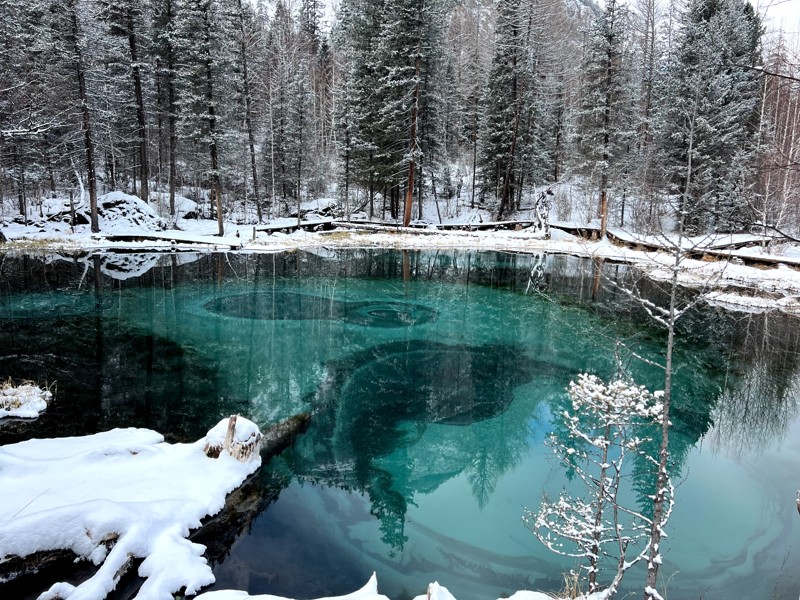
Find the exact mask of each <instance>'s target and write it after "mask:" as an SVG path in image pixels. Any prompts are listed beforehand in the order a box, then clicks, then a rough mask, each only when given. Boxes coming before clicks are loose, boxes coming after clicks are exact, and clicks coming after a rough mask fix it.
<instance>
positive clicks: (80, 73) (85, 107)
mask: <svg viewBox="0 0 800 600" xmlns="http://www.w3.org/2000/svg"><path fill="white" fill-rule="evenodd" d="M67 10H68V11H69V16H70V27H71V29H72V39H73V48H72V50H73V52H74V53H75V75H76V76H77V78H78V95H79V98H80V101H81V118H82V124H83V143H84V150H85V158H86V183H87V185H88V186H89V216H90V221H91V229H92V233H98V232H99V231H100V225H99V224H98V219H97V175H96V174H95V170H94V140H93V138H92V127H91V124H92V121H91V116H90V115H89V100H88V97H87V94H86V71H85V65H84V63H83V53H82V51H81V47H80V43H79V39H78V36H79V34H80V30H79V29H78V15H77V13H76V8H75V0H69V4H68V5H67Z"/></svg>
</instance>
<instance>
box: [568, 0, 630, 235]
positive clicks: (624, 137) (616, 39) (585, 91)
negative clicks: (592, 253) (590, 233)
mask: <svg viewBox="0 0 800 600" xmlns="http://www.w3.org/2000/svg"><path fill="white" fill-rule="evenodd" d="M629 37H630V28H629V22H628V14H627V11H626V10H625V8H624V7H622V6H619V5H618V4H617V2H616V0H608V1H607V2H606V5H605V9H604V11H603V13H602V15H601V16H600V17H598V18H597V19H596V20H595V22H594V24H593V26H592V29H591V32H590V34H589V43H588V48H587V52H586V58H585V61H584V66H583V85H582V87H581V90H582V91H581V98H582V102H581V107H580V112H579V116H578V138H579V141H578V147H579V150H580V152H581V155H582V157H583V159H584V161H585V162H584V169H585V171H586V172H587V174H589V175H591V176H592V178H593V179H594V180H595V181H596V182H597V189H598V196H599V198H598V200H599V202H598V204H599V210H598V213H599V216H600V237H601V238H603V237H605V233H606V228H607V226H608V212H609V210H608V206H609V197H608V196H609V187H610V185H611V184H612V182H613V181H614V180H615V179H617V178H618V175H619V171H620V167H621V166H622V165H623V164H625V159H626V158H627V155H628V153H629V152H630V151H631V148H632V144H633V142H634V135H635V130H634V129H633V127H634V120H633V106H634V98H633V97H632V95H631V91H632V90H631V87H630V85H629V81H630V67H631V65H630V63H629V60H628V59H629V56H628V55H627V51H626V48H625V42H626V40H628V39H629Z"/></svg>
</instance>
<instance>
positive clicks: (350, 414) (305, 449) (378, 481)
mask: <svg viewBox="0 0 800 600" xmlns="http://www.w3.org/2000/svg"><path fill="white" fill-rule="evenodd" d="M566 378H567V374H566V372H565V371H564V370H563V369H560V368H559V367H556V366H553V365H549V364H546V363H540V362H537V361H534V360H532V359H530V358H528V357H526V356H525V354H524V352H522V349H519V348H512V347H508V346H501V345H486V346H475V347H472V346H461V345H452V346H451V345H447V344H440V343H436V342H428V341H423V340H410V341H409V342H397V343H388V344H382V345H379V346H376V347H373V348H370V349H367V350H365V351H362V352H356V353H354V354H352V355H351V356H349V357H347V358H346V359H343V360H341V361H337V362H335V363H333V364H331V365H330V367H329V376H328V378H327V380H326V382H325V383H324V384H323V385H322V386H321V387H320V390H319V392H318V394H317V397H316V398H315V399H314V401H313V404H314V405H315V406H316V409H315V414H314V417H313V419H312V426H311V429H310V430H309V433H308V434H307V435H306V436H305V437H304V438H303V439H302V440H300V441H299V442H298V446H297V448H296V449H295V452H294V468H295V471H296V472H297V473H298V475H299V476H300V477H301V478H304V479H307V480H311V481H314V482H323V483H325V484H327V485H335V486H337V487H342V488H345V489H355V490H359V491H361V492H363V493H365V494H366V495H367V496H368V497H369V500H370V503H371V512H372V514H373V515H375V516H376V517H377V518H378V519H379V520H380V529H381V533H382V539H383V541H384V542H385V543H387V544H389V545H390V546H392V547H393V548H396V549H400V548H402V547H403V544H404V543H405V541H406V536H405V519H406V512H407V510H408V506H409V504H411V503H413V499H414V496H415V495H416V494H420V493H429V492H432V491H433V490H435V489H437V488H438V487H439V486H440V485H442V484H443V483H444V482H446V481H447V480H449V479H451V478H453V477H456V476H458V475H460V474H462V473H463V474H466V476H467V479H468V481H469V483H470V485H471V487H472V490H473V493H474V495H475V497H476V500H477V502H478V504H479V505H481V506H483V505H485V503H486V502H487V501H488V498H489V496H490V495H491V493H492V491H493V490H494V487H495V486H496V484H497V481H498V479H499V477H500V476H501V475H502V474H503V473H505V472H507V471H508V470H509V469H511V468H512V467H513V466H514V465H515V464H516V463H517V462H518V461H519V459H520V458H521V457H522V456H523V455H524V453H525V452H526V451H527V449H528V443H529V437H530V430H529V425H528V423H529V419H530V412H531V409H532V407H531V405H530V402H528V403H525V402H522V403H517V404H515V403H512V400H513V399H514V392H515V389H517V388H518V387H519V386H521V385H524V384H529V383H530V382H531V381H541V380H545V381H548V382H550V385H551V386H555V389H557V390H560V389H561V387H562V386H563V385H564V384H565V382H566ZM553 381H557V383H555V384H554V383H553ZM551 389H552V388H551ZM534 396H535V394H534ZM546 399H547V398H546V397H545V396H540V397H539V398H537V399H536V400H532V401H533V402H538V401H540V400H546ZM519 404H521V405H519ZM517 413H520V414H517ZM522 413H525V414H522Z"/></svg>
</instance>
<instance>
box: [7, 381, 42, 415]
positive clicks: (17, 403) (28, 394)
mask: <svg viewBox="0 0 800 600" xmlns="http://www.w3.org/2000/svg"><path fill="white" fill-rule="evenodd" d="M52 397H53V394H51V393H50V392H49V391H48V390H43V389H42V388H40V387H39V386H37V385H34V384H32V383H23V384H21V385H13V384H12V383H10V382H8V383H5V384H3V385H2V386H0V419H4V418H6V417H16V418H18V419H35V418H36V417H38V416H39V415H40V414H42V413H43V412H44V410H45V409H46V408H47V403H48V402H50V400H51V399H52Z"/></svg>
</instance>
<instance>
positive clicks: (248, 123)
mask: <svg viewBox="0 0 800 600" xmlns="http://www.w3.org/2000/svg"><path fill="white" fill-rule="evenodd" d="M236 4H237V5H236V8H237V10H238V12H239V52H240V53H241V55H242V88H243V89H242V92H243V93H244V125H245V127H246V128H247V142H248V145H249V147H250V170H251V171H252V177H253V196H254V198H255V202H256V213H257V215H258V222H259V223H261V221H262V219H263V214H262V213H261V196H260V194H259V189H258V170H257V169H256V142H255V134H254V132H253V120H252V117H251V115H252V103H253V99H252V97H251V94H250V77H249V74H248V64H247V44H246V43H245V30H244V12H243V11H242V0H237V3H236Z"/></svg>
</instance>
